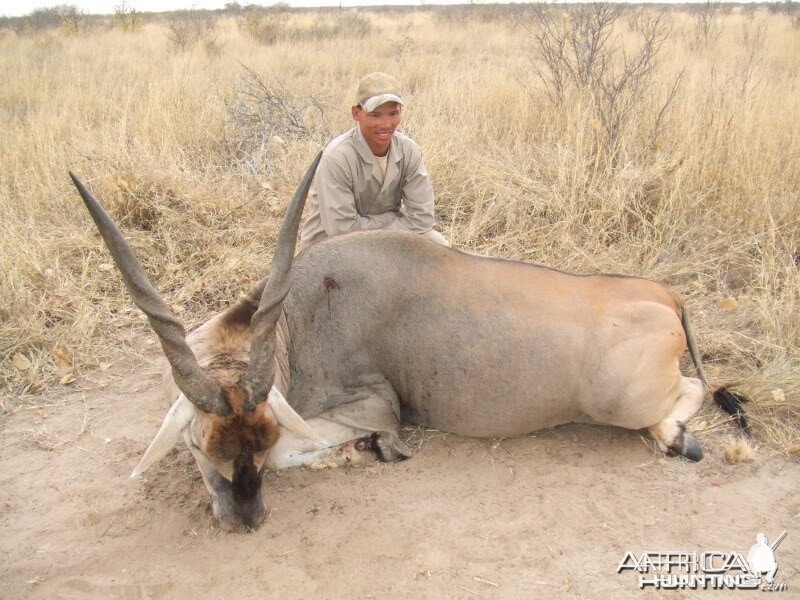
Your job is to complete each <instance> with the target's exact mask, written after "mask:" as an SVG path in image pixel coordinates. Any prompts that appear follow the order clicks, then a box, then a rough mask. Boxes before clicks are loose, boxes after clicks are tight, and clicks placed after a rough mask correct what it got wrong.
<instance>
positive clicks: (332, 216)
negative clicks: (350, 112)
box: [300, 126, 433, 250]
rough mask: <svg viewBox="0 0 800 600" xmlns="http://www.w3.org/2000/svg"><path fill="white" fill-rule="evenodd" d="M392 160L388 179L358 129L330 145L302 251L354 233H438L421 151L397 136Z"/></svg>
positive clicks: (312, 199)
mask: <svg viewBox="0 0 800 600" xmlns="http://www.w3.org/2000/svg"><path fill="white" fill-rule="evenodd" d="M387 158H388V161H387V163H388V164H387V167H386V176H385V177H384V176H382V175H381V169H380V166H379V165H378V161H377V160H376V159H375V156H374V155H373V154H372V151H371V150H370V148H369V146H368V145H367V141H366V140H365V139H364V136H363V135H361V130H360V129H359V128H358V126H356V127H354V128H353V129H351V130H350V131H348V132H347V133H345V134H343V135H340V136H339V137H337V138H336V139H335V140H333V141H332V142H331V143H330V144H328V146H327V147H326V148H325V151H324V152H323V153H322V160H321V161H320V163H319V166H318V167H317V172H316V174H315V175H314V183H313V185H312V186H311V190H310V191H309V194H308V198H309V206H310V208H311V214H310V215H309V217H308V220H307V221H306V223H305V225H304V226H303V230H302V232H301V234H300V250H302V249H304V248H307V247H308V246H311V245H313V244H316V243H318V242H321V241H322V240H324V239H326V238H328V237H331V236H334V235H339V234H342V233H348V232H350V231H361V230H365V229H386V228H389V229H396V230H401V231H402V230H407V231H411V232H414V233H425V232H428V231H430V230H431V229H433V186H432V185H431V180H430V177H429V176H428V171H427V170H426V169H425V165H424V164H423V162H422V151H421V150H420V148H419V146H417V144H416V143H415V142H414V141H413V140H412V139H411V138H410V137H408V136H407V135H405V134H402V133H400V132H397V131H396V132H395V134H394V136H393V137H392V143H391V145H390V146H389V154H388V156H387ZM401 206H402V208H403V213H404V214H402V216H400V217H398V216H397V214H395V211H398V210H400V208H401Z"/></svg>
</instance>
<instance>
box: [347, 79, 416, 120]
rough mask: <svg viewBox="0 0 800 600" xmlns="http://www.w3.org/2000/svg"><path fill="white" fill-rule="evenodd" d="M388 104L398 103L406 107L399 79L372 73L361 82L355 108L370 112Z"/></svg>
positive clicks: (357, 91)
mask: <svg viewBox="0 0 800 600" xmlns="http://www.w3.org/2000/svg"><path fill="white" fill-rule="evenodd" d="M386 102H397V103H398V104H402V105H403V106H405V102H403V98H402V97H401V96H400V84H399V83H398V82H397V79H395V78H394V77H392V76H391V75H387V74H386V73H370V74H369V75H367V76H366V77H364V79H362V80H361V81H360V82H359V84H358V89H357V90H356V97H355V102H354V103H353V105H354V106H360V107H361V108H363V109H364V110H366V111H368V112H370V111H373V110H375V109H376V108H378V107H379V106H380V105H381V104H385V103H386Z"/></svg>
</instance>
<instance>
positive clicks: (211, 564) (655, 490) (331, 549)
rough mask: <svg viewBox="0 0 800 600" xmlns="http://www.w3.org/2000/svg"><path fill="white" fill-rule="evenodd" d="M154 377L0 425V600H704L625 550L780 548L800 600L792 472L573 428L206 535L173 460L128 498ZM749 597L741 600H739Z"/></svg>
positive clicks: (196, 498)
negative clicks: (668, 453) (249, 526)
mask: <svg viewBox="0 0 800 600" xmlns="http://www.w3.org/2000/svg"><path fill="white" fill-rule="evenodd" d="M158 380H159V377H158V370H157V367H156V366H155V361H153V362H144V363H143V362H137V363H135V364H131V365H125V366H120V365H117V367H115V369H114V370H112V371H110V372H109V373H103V374H100V375H99V376H98V377H95V381H94V382H93V383H91V384H88V383H86V382H79V384H81V383H83V384H85V386H86V387H85V389H84V390H82V391H81V390H76V389H72V390H70V392H69V394H68V395H67V397H66V398H64V397H63V396H62V397H56V396H51V397H49V398H48V397H44V398H42V399H41V403H40V405H41V407H40V408H32V409H30V410H25V411H21V412H19V413H17V414H16V415H13V416H11V417H9V418H7V419H5V421H4V422H3V423H2V425H0V427H2V430H1V434H0V435H2V440H3V442H2V448H0V528H1V529H0V531H2V535H1V536H0V557H2V562H1V563H0V597H2V598H14V599H16V598H125V599H127V600H132V599H137V598H140V599H146V598H149V599H156V598H223V597H224V598H229V599H233V598H282V599H289V598H345V597H346V598H404V599H405V598H464V599H470V600H474V599H475V598H541V597H547V598H586V597H592V598H595V599H600V598H628V597H630V598H635V597H664V598H667V597H669V598H684V597H685V598H705V597H717V598H719V597H731V596H733V597H737V598H738V597H742V594H743V592H731V591H724V592H712V591H709V590H693V591H678V592H663V591H653V590H649V591H639V590H638V589H637V587H636V576H635V574H633V573H631V572H630V571H628V572H624V573H621V574H617V573H616V568H617V565H618V563H619V562H620V560H621V559H622V557H623V555H624V553H625V552H626V551H632V552H636V553H637V554H638V553H641V552H644V551H647V550H687V551H710V550H727V551H740V552H743V553H745V555H746V553H747V550H748V549H749V547H750V545H751V544H753V543H754V542H755V535H756V533H757V532H760V531H763V532H764V533H766V534H767V536H768V537H769V539H770V541H772V540H773V538H774V537H775V536H777V535H778V534H779V533H780V532H781V531H783V530H788V532H789V535H788V537H787V538H786V539H785V540H784V542H783V543H782V545H781V546H780V548H779V549H778V552H777V558H778V564H779V566H780V570H779V571H778V577H777V579H778V580H779V581H784V582H787V583H788V584H789V590H788V591H786V592H782V593H781V594H779V596H778V597H782V598H800V593H798V590H800V573H799V572H798V569H800V524H799V523H798V520H800V495H799V494H798V489H800V464H797V463H792V462H788V461H786V460H785V459H782V458H780V457H777V456H775V455H774V454H773V453H772V452H770V451H769V450H768V449H764V448H762V449H761V450H759V451H758V452H757V453H756V459H755V461H754V462H752V463H747V464H739V465H735V466H732V465H728V464H726V463H725V461H724V459H723V450H722V443H723V441H724V440H723V438H722V437H720V436H716V437H715V436H706V437H705V438H703V439H702V440H701V442H702V443H703V446H704V447H705V450H706V459H705V460H704V461H703V462H701V463H699V464H691V463H688V462H685V461H683V460H680V459H667V458H664V457H662V456H660V455H659V454H657V453H655V452H654V451H653V449H652V444H651V442H649V441H645V440H644V438H643V437H642V436H641V435H640V433H639V432H631V431H623V430H616V429H611V428H605V427H599V426H597V427H595V426H586V425H570V426H566V427H559V428H556V429H553V430H549V431H545V432H539V433H537V434H535V435H531V436H528V437H524V438H516V439H503V440H473V439H466V438H460V437H457V436H453V435H444V434H441V433H438V432H429V431H427V432H426V431H422V430H408V431H407V432H406V434H407V435H409V436H411V438H410V442H411V443H412V444H413V445H415V446H416V447H417V448H418V454H417V456H415V457H414V458H413V459H411V460H408V461H405V462H403V463H398V464H375V465H374V466H369V467H357V468H351V469H334V470H322V471H312V470H310V469H294V470H289V471H283V472H280V473H269V474H268V475H267V476H266V477H265V480H264V488H265V497H266V499H267V502H268V504H269V506H270V507H271V514H270V517H269V519H268V520H267V522H266V523H265V524H264V526H262V527H261V529H259V530H258V531H256V532H253V533H248V534H238V535H237V534H228V533H225V532H222V531H220V530H219V529H218V528H217V527H215V525H214V522H213V521H212V518H211V515H210V512H209V502H208V495H207V493H206V490H205V487H204V486H203V483H202V480H201V478H200V475H199V473H198V471H197V469H196V467H195V466H194V464H193V461H192V458H191V456H190V455H189V453H188V451H187V450H185V449H184V448H183V447H182V445H181V447H179V448H178V449H176V450H174V451H173V452H172V453H171V454H170V455H169V456H168V457H167V458H166V459H165V460H164V461H163V463H162V464H161V465H159V466H158V467H156V468H154V469H153V470H152V471H151V472H149V473H147V474H146V476H145V477H144V478H143V479H141V480H130V479H128V474H129V473H130V472H131V470H132V469H133V467H134V466H135V464H136V462H137V461H138V458H139V456H140V455H141V454H142V452H143V451H144V449H145V447H146V446H147V444H148V442H149V441H150V439H151V438H152V436H153V435H154V434H155V432H156V430H157V427H158V425H159V423H160V421H161V418H162V417H163V414H164V412H165V407H164V406H163V404H162V400H161V396H160V391H159V389H158V388H159V383H158ZM745 595H746V594H745Z"/></svg>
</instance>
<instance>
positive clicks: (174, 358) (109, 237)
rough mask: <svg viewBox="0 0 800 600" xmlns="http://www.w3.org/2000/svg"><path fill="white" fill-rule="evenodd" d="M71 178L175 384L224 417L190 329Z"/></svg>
mask: <svg viewBox="0 0 800 600" xmlns="http://www.w3.org/2000/svg"><path fill="white" fill-rule="evenodd" d="M69 176H70V177H71V178H72V183H74V184H75V187H76V188H78V192H79V193H80V195H81V198H83V202H84V204H86V208H87V209H89V214H91V215H92V219H94V223H95V225H97V229H98V230H99V231H100V235H101V236H103V240H104V241H105V243H106V246H107V247H108V249H109V251H110V252H111V256H113V257H114V262H115V263H116V264H117V268H118V269H119V271H120V273H122V278H123V279H124V280H125V286H126V287H127V288H128V292H129V293H130V295H131V297H132V298H133V301H134V302H135V303H136V306H138V307H139V308H140V309H141V311H142V312H143V313H144V314H145V315H146V316H147V320H148V321H150V327H152V328H153V331H155V332H156V335H158V338H159V340H160V341H161V347H162V348H163V349H164V354H165V355H166V357H167V360H168V361H169V364H170V365H171V366H172V375H173V377H174V379H175V384H176V385H177V386H178V388H179V389H180V390H181V391H182V392H183V393H184V394H185V395H186V397H187V398H188V399H189V400H190V401H191V402H192V404H194V405H195V406H196V407H197V408H199V409H200V410H202V411H204V412H207V413H215V414H218V415H222V416H224V415H225V414H227V413H228V412H229V411H230V408H229V407H228V405H227V403H225V402H224V400H223V399H222V390H221V388H220V386H219V385H218V384H217V382H216V381H214V380H213V379H211V378H210V377H209V376H208V375H206V374H205V373H204V372H203V370H202V369H201V368H200V365H199V364H198V363H197V358H195V356H194V354H193V353H192V350H191V349H190V348H189V346H188V344H187V343H186V330H185V329H184V328H183V325H181V323H180V321H178V319H177V318H175V316H174V315H173V314H172V311H170V309H169V307H168V306H167V305H166V304H165V303H164V301H163V300H162V299H161V298H160V297H159V295H158V292H156V290H155V289H154V288H153V286H152V284H151V283H150V280H149V279H148V278H147V275H146V274H145V272H144V269H143V268H142V265H141V263H140V262H139V260H138V259H137V258H136V256H135V255H134V253H133V250H131V247H130V246H129V245H128V242H127V241H126V240H125V236H123V235H122V232H121V231H120V230H119V228H118V227H117V226H116V225H115V224H114V221H112V220H111V217H109V216H108V214H107V213H106V211H105V210H103V207H102V206H100V203H99V202H98V201H97V200H95V198H94V196H92V194H90V193H89V190H87V189H86V188H85V187H84V185H83V184H82V183H81V182H80V181H79V180H78V178H77V177H75V175H74V174H73V173H72V172H70V174H69Z"/></svg>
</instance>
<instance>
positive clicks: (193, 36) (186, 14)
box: [166, 9, 219, 54]
mask: <svg viewBox="0 0 800 600" xmlns="http://www.w3.org/2000/svg"><path fill="white" fill-rule="evenodd" d="M166 24H167V38H168V39H169V41H170V43H171V44H172V47H173V48H174V49H175V50H178V51H182V50H187V49H188V48H190V47H192V46H194V45H196V44H200V43H202V44H204V45H205V47H206V49H207V50H209V51H210V52H209V53H210V54H213V53H214V52H216V53H218V51H219V44H218V43H217V41H216V28H217V20H216V18H215V17H214V16H213V15H212V14H210V13H208V12H205V11H198V10H194V9H192V10H179V11H176V12H174V13H172V14H171V15H170V16H169V17H167V21H166Z"/></svg>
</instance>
